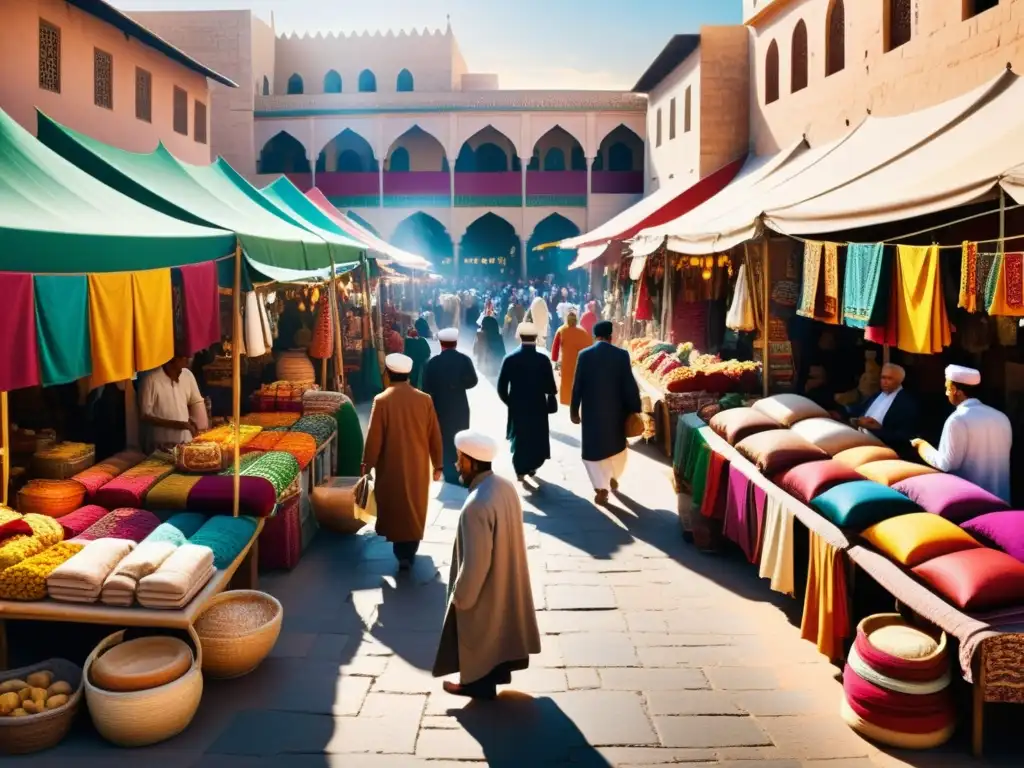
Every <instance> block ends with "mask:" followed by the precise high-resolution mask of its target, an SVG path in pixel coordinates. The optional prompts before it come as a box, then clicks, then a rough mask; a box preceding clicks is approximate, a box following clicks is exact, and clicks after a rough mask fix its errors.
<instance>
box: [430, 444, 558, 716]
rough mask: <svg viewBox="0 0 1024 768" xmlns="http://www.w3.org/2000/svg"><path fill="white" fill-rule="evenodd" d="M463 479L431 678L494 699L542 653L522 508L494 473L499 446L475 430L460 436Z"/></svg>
mask: <svg viewBox="0 0 1024 768" xmlns="http://www.w3.org/2000/svg"><path fill="white" fill-rule="evenodd" d="M455 447H456V449H457V450H458V456H459V458H458V468H459V474H460V476H461V478H462V482H463V484H464V485H466V486H468V487H469V497H468V498H467V499H466V503H465V504H464V505H463V507H462V513H461V515H460V517H459V530H458V533H457V534H456V538H455V547H454V552H453V554H452V563H451V570H450V573H449V578H448V606H447V609H446V611H445V618H444V628H443V629H442V632H441V642H440V644H439V645H438V649H437V657H436V659H435V661H434V670H433V672H434V677H444V676H446V675H452V674H455V673H456V672H458V673H459V679H460V682H458V683H452V682H445V683H444V689H445V691H447V692H448V693H450V694H454V695H456V696H469V697H472V698H480V699H493V698H494V697H495V695H496V694H497V686H499V685H508V684H509V683H511V682H512V673H513V672H515V671H517V670H522V669H526V668H527V667H528V666H529V665H530V655H531V654H534V653H540V631H539V629H538V627H537V616H536V613H535V612H534V606H533V591H532V588H531V586H530V568H529V563H528V560H527V556H526V539H525V537H524V535H523V507H522V503H521V502H520V500H519V494H518V493H516V489H515V486H514V485H512V483H510V482H509V481H508V480H506V479H505V478H503V477H499V476H498V475H496V474H494V472H493V470H492V467H491V465H492V462H493V461H494V459H495V457H496V456H497V454H498V442H497V441H496V440H495V439H494V438H492V437H490V436H488V435H485V434H482V433H480V432H475V431H472V430H465V431H463V432H459V433H458V434H457V435H456V436H455Z"/></svg>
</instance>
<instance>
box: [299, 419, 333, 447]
mask: <svg viewBox="0 0 1024 768" xmlns="http://www.w3.org/2000/svg"><path fill="white" fill-rule="evenodd" d="M337 431H338V422H337V421H335V419H334V416H330V415H328V414H326V413H312V414H310V415H309V416H303V417H302V418H301V419H299V420H298V421H297V422H295V425H294V426H293V427H292V432H305V433H306V434H307V435H312V436H313V437H314V439H316V444H317V445H323V444H324V443H326V442H327V441H328V440H330V439H331V436H332V435H334V433H335V432H337Z"/></svg>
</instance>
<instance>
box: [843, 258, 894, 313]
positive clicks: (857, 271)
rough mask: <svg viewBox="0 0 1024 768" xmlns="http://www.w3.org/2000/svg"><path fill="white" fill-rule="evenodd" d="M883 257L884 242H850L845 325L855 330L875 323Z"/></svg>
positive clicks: (844, 306)
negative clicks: (869, 323) (873, 321)
mask: <svg viewBox="0 0 1024 768" xmlns="http://www.w3.org/2000/svg"><path fill="white" fill-rule="evenodd" d="M883 255H884V246H883V245H882V244H881V243H871V244H868V243H850V245H849V246H847V248H846V279H845V281H844V283H843V322H844V323H845V324H846V325H848V326H850V327H851V328H867V326H868V322H869V321H870V320H871V313H872V311H873V310H874V308H875V299H876V297H877V296H878V283H879V279H880V278H881V276H882V262H883V260H884V259H883Z"/></svg>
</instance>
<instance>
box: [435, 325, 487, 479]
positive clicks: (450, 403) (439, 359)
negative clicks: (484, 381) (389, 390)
mask: <svg viewBox="0 0 1024 768" xmlns="http://www.w3.org/2000/svg"><path fill="white" fill-rule="evenodd" d="M437 339H438V341H440V342H441V354H439V355H436V356H435V357H432V358H430V360H429V361H428V362H427V367H426V369H425V371H424V373H423V391H424V392H426V393H427V394H428V395H430V398H431V399H432V400H433V401H434V411H435V412H436V413H437V421H438V424H440V425H441V446H442V449H443V450H444V479H445V482H448V483H452V484H458V482H459V473H458V470H456V469H455V460H456V457H457V453H456V450H455V435H457V434H458V433H459V432H461V431H462V430H464V429H468V428H469V397H468V395H467V394H466V393H467V392H468V391H469V390H471V389H472V388H473V387H475V386H476V385H477V375H476V368H474V367H473V361H472V360H470V359H469V356H468V355H464V354H463V353H462V352H459V350H458V349H457V347H458V345H459V329H458V328H445V329H444V330H443V331H441V332H439V333H438V334H437Z"/></svg>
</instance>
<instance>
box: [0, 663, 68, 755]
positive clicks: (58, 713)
mask: <svg viewBox="0 0 1024 768" xmlns="http://www.w3.org/2000/svg"><path fill="white" fill-rule="evenodd" d="M43 670H49V671H51V672H53V679H54V681H57V680H63V681H64V682H66V683H68V684H69V685H70V686H71V688H72V689H73V693H72V694H71V695H70V696H69V697H68V703H67V704H65V705H64V706H63V707H58V708H57V709H51V710H49V711H47V712H42V713H40V714H38V715H28V716H27V717H0V754H4V755H27V754H30V753H32V752H41V751H42V750H44V749H49V748H50V747H54V746H56V745H57V744H59V743H60V741H61V740H62V739H63V738H64V737H65V736H67V733H68V731H69V730H70V728H71V723H72V722H73V721H74V719H75V715H77V714H78V706H79V704H80V703H81V701H82V680H83V679H84V676H83V675H82V670H81V669H80V668H79V667H78V666H77V665H75V664H72V663H71V662H70V661H65V660H64V659H50V660H49V661H44V662H42V663H40V664H33V665H32V666H31V667H22V668H21V669H12V670H8V671H6V672H0V683H2V682H5V681H7V680H24V679H25V678H26V677H28V676H29V675H31V674H32V673H33V672H41V671H43Z"/></svg>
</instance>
